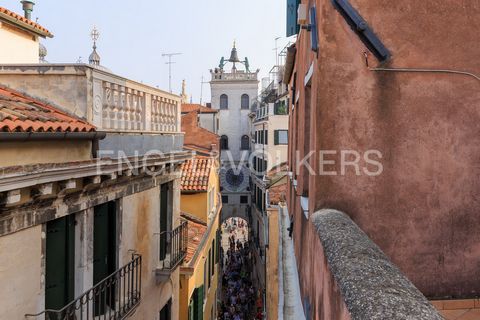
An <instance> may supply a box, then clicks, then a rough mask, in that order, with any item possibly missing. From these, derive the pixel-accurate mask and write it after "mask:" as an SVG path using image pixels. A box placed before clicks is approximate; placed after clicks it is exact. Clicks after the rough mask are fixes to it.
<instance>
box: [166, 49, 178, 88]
mask: <svg viewBox="0 0 480 320" xmlns="http://www.w3.org/2000/svg"><path fill="white" fill-rule="evenodd" d="M181 54H182V53H180V52H176V53H162V57H168V62H165V64H168V89H169V91H170V93H172V64H174V63H175V62H173V61H172V57H173V56H178V55H181Z"/></svg>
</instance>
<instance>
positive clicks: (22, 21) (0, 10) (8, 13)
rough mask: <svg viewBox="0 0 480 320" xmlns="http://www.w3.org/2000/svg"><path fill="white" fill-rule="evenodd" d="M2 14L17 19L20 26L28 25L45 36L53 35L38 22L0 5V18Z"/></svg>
mask: <svg viewBox="0 0 480 320" xmlns="http://www.w3.org/2000/svg"><path fill="white" fill-rule="evenodd" d="M2 15H3V16H8V17H11V18H13V19H16V20H17V23H18V24H19V25H20V26H22V25H28V26H29V27H30V28H33V29H36V30H38V33H40V34H42V35H44V36H46V37H53V34H52V33H51V32H50V31H48V30H47V29H46V28H44V27H42V26H41V25H39V24H38V23H36V22H33V21H32V20H28V19H27V18H25V17H24V16H22V15H20V14H18V13H15V12H13V11H10V10H8V9H6V8H4V7H0V18H1V17H2Z"/></svg>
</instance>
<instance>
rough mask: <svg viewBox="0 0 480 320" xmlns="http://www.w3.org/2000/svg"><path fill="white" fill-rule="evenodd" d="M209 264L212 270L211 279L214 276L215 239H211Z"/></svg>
mask: <svg viewBox="0 0 480 320" xmlns="http://www.w3.org/2000/svg"><path fill="white" fill-rule="evenodd" d="M210 264H211V268H212V270H211V271H212V273H211V275H212V277H213V275H214V274H215V239H212V256H211V257H210Z"/></svg>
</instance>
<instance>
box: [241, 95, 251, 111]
mask: <svg viewBox="0 0 480 320" xmlns="http://www.w3.org/2000/svg"><path fill="white" fill-rule="evenodd" d="M241 108H242V109H249V108H250V97H249V96H248V94H242V101H241Z"/></svg>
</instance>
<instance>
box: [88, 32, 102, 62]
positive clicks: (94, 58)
mask: <svg viewBox="0 0 480 320" xmlns="http://www.w3.org/2000/svg"><path fill="white" fill-rule="evenodd" d="M90 37H91V38H92V40H93V51H92V53H91V54H90V57H89V58H88V62H89V63H90V64H92V65H94V66H99V65H100V55H99V54H98V53H97V40H98V38H99V37H100V32H98V30H97V28H96V27H95V26H94V27H93V30H92V32H91V33H90Z"/></svg>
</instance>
